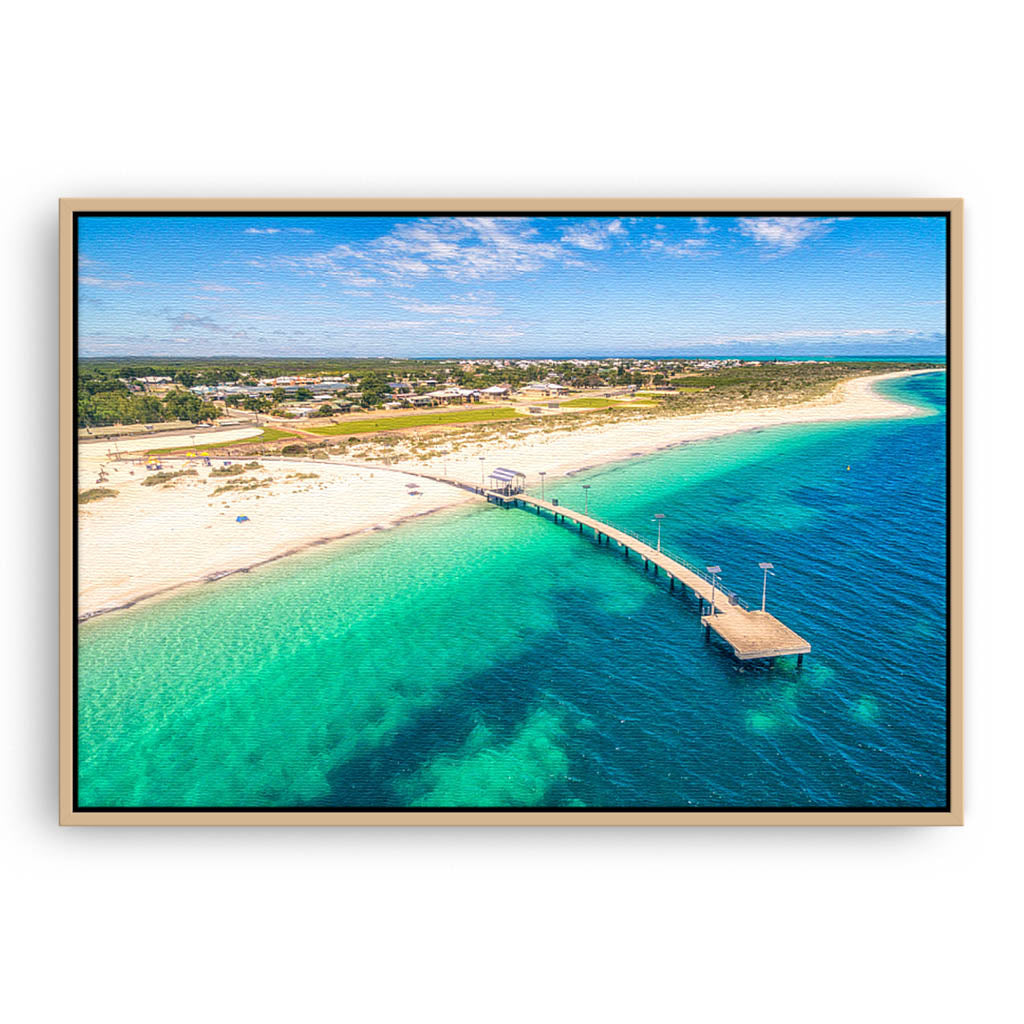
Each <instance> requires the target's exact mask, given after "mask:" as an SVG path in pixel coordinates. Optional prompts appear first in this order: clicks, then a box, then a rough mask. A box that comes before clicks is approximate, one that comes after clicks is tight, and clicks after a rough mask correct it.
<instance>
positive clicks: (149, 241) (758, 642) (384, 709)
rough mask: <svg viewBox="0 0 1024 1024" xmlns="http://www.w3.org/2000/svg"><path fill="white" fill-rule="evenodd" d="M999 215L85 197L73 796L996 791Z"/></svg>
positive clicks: (69, 682)
mask: <svg viewBox="0 0 1024 1024" xmlns="http://www.w3.org/2000/svg"><path fill="white" fill-rule="evenodd" d="M962 216H963V208H962V202H961V201H960V200H956V199H884V200H883V199H870V200H853V199H829V200H824V199H817V200H809V199H792V200H778V199H737V200H720V199H716V200H694V199H672V200H669V199H644V200H640V199H605V200H594V199H580V200H567V199H558V200H538V199H473V200H453V199H437V200H427V199H397V200H396V199H388V200H326V199H325V200H308V199H306V200H282V199H237V200H223V199H218V200H194V199H190V200H171V199H132V200H128V199H67V200H63V201H62V202H61V206H60V239H61V247H60V260H61V268H60V270H61V273H60V307H61V318H60V324H61V339H60V345H61V391H60V405H61V410H60V411H61V462H60V472H61V502H62V504H61V519H60V523H61V537H60V544H61V601H60V635H61V654H62V657H61V678H60V750H61V761H60V781H61V785H60V820H61V822H62V823H65V824H74V825H82V824H85V825H89V824H100V825H130V824H145V825H151V824H161V825H179V824H182V825H184V824H188V825H193V824H224V825H232V824H274V825H281V824H302V825H319V824H374V825H376V824H402V825H405V824H488V825H493V824H500V825H508V824H523V825H538V824H539V825H548V824H560V825H562V824H564V825H585V824H591V825H593V824H616V825H619V824H623V825H634V824H642V825H709V824H712V825H722V824H729V825H734V824H742V825H749V824H755V825H765V824H769V825H771V824H787V825H788V824H793V825H837V824H841V825H865V824H868V825H892V824H898V825H907V824H928V825H932V824H960V823H962V820H963V784H962V710H963V691H962V674H961V662H962V619H963V613H962V539H961V538H962V524H961V506H962V480H963V463H962V459H963V455H962V443H961V434H962V397H961V396H962V365H963V363H962V273H963V270H962V260H963V254H962V237H963V226H962Z"/></svg>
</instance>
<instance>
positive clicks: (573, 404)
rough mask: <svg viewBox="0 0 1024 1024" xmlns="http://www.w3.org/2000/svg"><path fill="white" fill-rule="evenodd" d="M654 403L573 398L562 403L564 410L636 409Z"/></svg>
mask: <svg viewBox="0 0 1024 1024" xmlns="http://www.w3.org/2000/svg"><path fill="white" fill-rule="evenodd" d="M652 404H653V403H652V402H619V401H617V400H616V399H614V398H573V399H571V400H570V401H568V402H560V403H559V405H560V406H561V408H563V409H636V408H641V409H642V408H644V407H646V406H650V405H652Z"/></svg>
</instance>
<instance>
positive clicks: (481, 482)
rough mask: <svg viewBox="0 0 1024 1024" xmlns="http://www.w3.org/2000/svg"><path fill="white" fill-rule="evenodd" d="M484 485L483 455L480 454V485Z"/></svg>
mask: <svg viewBox="0 0 1024 1024" xmlns="http://www.w3.org/2000/svg"><path fill="white" fill-rule="evenodd" d="M483 485H484V457H483V456H482V455H481V456H480V486H481V487H483Z"/></svg>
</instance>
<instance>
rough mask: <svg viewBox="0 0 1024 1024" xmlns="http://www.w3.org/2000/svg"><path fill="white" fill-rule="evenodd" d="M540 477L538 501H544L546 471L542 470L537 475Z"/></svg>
mask: <svg viewBox="0 0 1024 1024" xmlns="http://www.w3.org/2000/svg"><path fill="white" fill-rule="evenodd" d="M539 476H540V500H541V501H543V500H544V477H545V476H547V470H546V469H542V470H541V471H540V473H539Z"/></svg>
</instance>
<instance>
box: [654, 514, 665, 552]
mask: <svg viewBox="0 0 1024 1024" xmlns="http://www.w3.org/2000/svg"><path fill="white" fill-rule="evenodd" d="M664 518H665V513H664V512H655V513H654V519H653V522H655V523H657V524H658V551H661V521H662V519H664Z"/></svg>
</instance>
